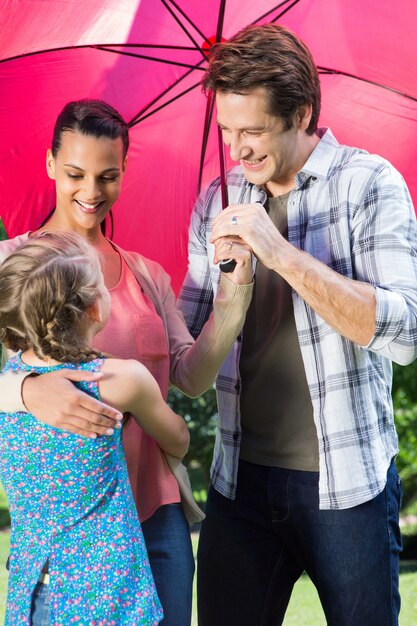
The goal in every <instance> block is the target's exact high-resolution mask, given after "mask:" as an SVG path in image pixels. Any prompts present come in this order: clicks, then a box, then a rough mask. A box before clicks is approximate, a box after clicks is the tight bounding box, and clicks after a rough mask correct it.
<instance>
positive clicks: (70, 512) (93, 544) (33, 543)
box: [0, 232, 189, 626]
mask: <svg viewBox="0 0 417 626" xmlns="http://www.w3.org/2000/svg"><path fill="white" fill-rule="evenodd" d="M109 315H110V295H109V292H108V290H107V288H106V287H105V285H104V281H103V275H102V273H101V269H100V263H99V260H98V256H97V254H96V253H95V251H94V250H93V249H92V248H90V246H89V245H88V244H87V243H86V242H85V241H84V240H83V239H82V238H81V237H79V236H78V235H75V234H70V233H50V232H44V233H42V234H40V235H37V236H34V237H31V238H29V240H28V241H27V243H26V244H24V245H23V246H22V247H20V248H18V249H17V250H16V251H15V252H13V253H12V254H11V255H10V256H9V257H8V258H7V259H6V260H5V261H4V262H3V264H2V265H1V266H0V340H1V341H3V343H4V344H5V345H7V346H8V347H9V348H11V349H12V350H18V349H19V350H21V351H20V352H18V353H17V354H16V355H15V356H13V357H12V358H11V359H10V360H9V361H8V363H7V364H6V367H5V370H15V371H28V372H33V373H34V374H42V373H45V372H51V371H54V370H59V369H63V368H68V369H72V370H88V371H91V372H99V371H100V372H101V373H102V378H101V379H100V380H99V382H98V383H96V382H90V383H78V385H79V386H80V387H81V388H82V389H84V391H86V392H87V393H88V394H90V395H91V396H94V397H96V398H101V399H103V400H104V401H105V402H108V403H111V404H112V405H113V406H115V407H116V408H117V409H118V410H120V411H121V412H122V413H126V412H128V413H130V414H132V415H133V416H134V417H135V419H136V420H137V422H138V423H139V424H140V425H141V427H142V428H143V429H144V431H145V432H146V433H147V434H148V435H149V436H150V437H152V438H153V439H154V440H155V441H156V442H157V444H158V445H159V446H160V448H161V449H162V450H164V451H166V452H168V453H170V454H172V455H175V456H178V457H182V456H183V455H184V454H185V453H186V451H187V447H188V443H189V435H188V431H187V428H186V425H185V423H184V421H183V420H182V419H181V417H180V416H178V415H176V414H175V413H173V412H172V411H171V409H170V408H169V407H168V406H167V405H166V403H165V402H164V401H163V399H162V396H161V393H160V390H159V387H158V385H157V383H156V381H155V379H154V378H153V377H152V375H151V374H150V373H149V371H148V370H147V369H146V368H145V367H144V366H143V365H142V364H140V363H138V362H137V361H134V360H125V361H124V360H120V359H113V358H103V355H102V354H101V353H100V352H99V351H97V350H94V349H93V348H92V347H91V343H92V340H93V337H94V335H95V334H96V333H97V332H99V331H100V330H101V329H102V328H103V327H104V325H105V324H106V322H107V320H108V318H109ZM0 478H1V481H2V482H3V484H4V487H5V489H6V492H7V496H8V500H9V506H10V513H11V519H12V530H11V553H10V573H9V588H8V600H7V614H6V624H7V625H12V624H16V625H19V626H22V625H24V624H31V623H35V622H34V621H33V622H32V621H31V619H32V618H31V599H32V596H33V593H34V590H35V586H36V585H37V581H38V579H39V575H40V572H41V571H42V570H43V569H44V566H45V565H46V564H48V566H49V575H47V576H46V578H49V581H48V582H49V594H48V595H49V601H50V606H49V620H50V621H46V622H42V623H50V624H52V625H56V626H57V625H58V624H59V625H64V626H67V625H68V624H72V623H80V624H83V625H87V624H89V625H91V626H93V625H96V626H98V625H104V624H105V625H106V626H110V625H112V624H114V625H116V624H117V625H121V624H126V625H128V624H129V626H133V625H135V624H147V625H148V624H158V623H159V622H160V620H161V619H162V617H163V613H162V609H161V606H160V603H159V600H158V596H157V594H156V590H155V586H154V582H153V578H152V573H151V570H150V567H149V562H148V556H147V552H146V548H145V544H144V540H143V536H142V531H141V527H140V524H139V522H138V518H137V513H136V509H135V504H134V501H133V497H132V493H131V489H130V486H129V481H128V476H127V468H126V461H125V457H124V452H123V447H122V442H121V430H120V429H115V431H114V433H113V434H112V435H111V436H110V437H103V438H96V439H91V438H87V437H82V436H80V435H75V434H71V433H68V432H65V431H63V430H59V429H57V428H54V427H52V426H48V425H47V424H44V423H42V422H40V421H38V420H37V419H36V418H35V417H34V416H33V415H32V414H31V413H21V412H18V413H0ZM44 578H45V576H44ZM38 584H39V583H38Z"/></svg>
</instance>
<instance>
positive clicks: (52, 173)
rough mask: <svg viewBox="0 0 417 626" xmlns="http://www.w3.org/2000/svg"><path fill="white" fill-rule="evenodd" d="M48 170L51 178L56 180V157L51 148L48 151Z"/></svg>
mask: <svg viewBox="0 0 417 626" xmlns="http://www.w3.org/2000/svg"><path fill="white" fill-rule="evenodd" d="M46 171H47V174H48V176H49V178H51V179H52V180H55V159H54V156H53V154H52V150H50V149H49V150H47V152H46Z"/></svg>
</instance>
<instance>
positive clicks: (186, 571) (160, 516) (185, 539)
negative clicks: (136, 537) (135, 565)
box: [142, 504, 194, 626]
mask: <svg viewBox="0 0 417 626" xmlns="http://www.w3.org/2000/svg"><path fill="white" fill-rule="evenodd" d="M142 530H143V535H144V537H145V543H146V547H147V550H148V554H149V561H150V563H151V568H152V573H153V577H154V579H155V585H156V589H157V591H158V596H159V599H160V601H161V604H162V608H163V609H164V616H165V617H164V619H163V620H162V622H161V625H162V626H190V624H191V610H192V598H193V577H194V557H193V550H192V545H191V536H190V528H189V526H188V522H187V521H186V519H185V517H184V513H183V510H182V506H181V504H167V505H165V506H161V507H159V509H158V510H157V511H156V512H155V513H154V514H153V515H152V517H151V518H149V519H148V520H146V522H144V523H143V524H142Z"/></svg>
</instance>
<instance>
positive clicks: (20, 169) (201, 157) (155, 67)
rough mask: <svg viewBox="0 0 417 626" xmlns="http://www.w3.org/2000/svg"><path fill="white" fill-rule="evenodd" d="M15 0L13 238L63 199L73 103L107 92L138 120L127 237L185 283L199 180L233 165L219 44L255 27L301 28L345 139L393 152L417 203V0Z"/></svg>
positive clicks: (7, 105)
mask: <svg viewBox="0 0 417 626" xmlns="http://www.w3.org/2000/svg"><path fill="white" fill-rule="evenodd" d="M2 4H3V10H2V13H1V16H0V94H1V97H0V136H1V142H0V182H1V189H2V191H1V200H0V216H1V218H2V220H3V222H4V225H5V227H6V230H7V233H8V235H9V236H10V237H12V236H14V235H16V234H18V233H21V232H24V231H26V230H28V229H33V228H36V226H37V225H39V223H40V222H41V220H42V218H43V217H44V216H45V215H46V214H47V213H48V212H49V211H50V210H51V209H52V208H53V201H54V194H53V188H52V185H51V183H50V181H49V180H48V179H47V177H46V174H45V169H44V157H45V152H46V149H47V147H49V145H50V141H51V134H52V127H53V123H54V121H55V119H56V116H57V114H58V113H59V111H60V110H61V108H62V107H63V105H64V104H65V103H66V102H67V101H69V100H74V99H79V98H84V97H94V98H102V99H104V100H107V101H108V102H110V103H111V104H113V105H114V106H115V107H116V108H118V109H119V110H120V112H121V113H122V114H123V116H124V117H125V118H126V119H127V120H128V121H129V122H130V123H131V148H130V152H129V162H128V170H127V174H126V177H125V181H124V190H123V192H122V196H121V198H120V200H119V201H118V204H117V206H116V207H115V231H114V238H115V240H116V241H117V242H118V243H120V244H121V245H122V246H124V247H125V248H128V249H137V250H140V251H141V252H142V253H143V254H145V255H146V256H150V257H152V258H155V259H157V260H158V261H160V262H161V263H162V264H163V265H164V267H165V268H166V269H167V271H169V272H170V273H171V275H172V276H173V283H174V287H175V288H178V286H179V285H180V283H181V280H182V277H183V274H184V271H185V267H186V257H187V251H186V243H187V228H188V219H189V214H190V211H191V208H192V206H193V203H194V200H195V198H196V195H197V192H198V188H199V185H205V184H206V183H207V182H208V181H209V180H211V179H212V178H214V177H215V176H217V175H218V172H219V162H218V146H217V136H216V133H215V132H211V133H209V134H207V133H205V130H204V129H205V121H207V122H208V121H209V119H208V117H207V116H206V110H207V102H206V98H205V97H204V96H203V94H202V93H201V89H200V87H199V83H200V80H201V77H202V71H203V69H204V67H205V64H206V55H207V50H208V49H209V47H210V44H211V42H213V41H214V40H215V39H216V37H217V38H221V37H223V38H225V39H227V38H229V37H230V36H231V35H233V34H234V33H235V32H237V31H238V30H239V29H240V28H241V27H243V26H244V25H246V24H249V23H266V22H276V23H280V24H283V25H286V26H288V27H289V28H291V29H292V30H293V31H294V32H296V33H297V34H298V35H300V36H301V38H302V39H303V40H304V41H305V42H306V43H307V45H308V46H309V47H310V49H311V51H312V53H313V56H314V58H315V60H316V63H317V65H318V67H319V71H320V75H321V82H322V89H323V108H322V115H321V119H320V123H321V124H322V125H328V126H330V127H331V128H332V130H333V132H334V133H335V135H336V137H337V138H338V140H339V141H340V142H342V143H347V144H350V145H355V146H359V147H363V148H366V149H367V150H369V151H371V152H376V153H379V154H381V155H382V156H385V157H386V158H387V159H389V160H390V161H391V162H392V163H393V164H394V165H395V166H396V167H397V168H398V169H399V170H400V171H401V172H402V174H403V175H404V177H405V179H406V181H407V183H408V186H409V188H410V191H411V193H412V195H413V196H414V198H415V199H416V198H417V169H416V167H415V165H414V164H415V162H416V160H417V65H416V63H415V60H416V57H417V39H416V37H415V24H416V22H417V3H416V2H415V0H400V2H397V3H393V2H381V1H380V0H350V1H349V2H346V1H345V0H332V2H329V0H285V1H281V2H278V3H277V2H271V1H266V0H265V1H264V2H262V3H259V2H253V0H251V1H249V0H226V1H225V0H210V2H207V0H177V1H174V0H159V1H158V0H106V2H105V3H104V2H97V1H96V0H82V1H79V2H77V1H76V0H66V1H65V0H61V1H60V2H55V1H49V0H32V1H31V2H26V1H24V0H3V3H2ZM207 126H208V124H207ZM229 164H231V163H229Z"/></svg>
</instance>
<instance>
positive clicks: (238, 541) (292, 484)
mask: <svg viewBox="0 0 417 626" xmlns="http://www.w3.org/2000/svg"><path fill="white" fill-rule="evenodd" d="M400 500H401V483H400V479H399V477H398V474H397V471H396V468H395V464H394V463H392V464H391V467H390V468H389V471H388V476H387V485H386V487H385V489H384V490H383V492H382V493H380V494H379V495H378V496H377V497H375V498H374V499H373V500H370V501H369V502H366V503H364V504H361V505H359V506H356V507H354V508H351V509H344V510H338V511H328V510H319V508H318V473H316V472H301V471H293V470H285V469H280V468H269V467H263V466H260V465H253V464H251V463H247V462H244V461H241V462H240V464H239V475H238V490H237V496H236V500H234V501H232V500H229V499H228V498H224V497H223V496H221V495H220V494H219V493H218V492H216V491H215V490H214V489H213V488H212V489H211V490H210V493H209V497H208V500H207V506H206V514H207V517H206V519H205V520H204V522H203V525H202V529H201V534H200V544H199V550H198V560H197V567H198V575H197V588H198V609H199V625H200V626H278V625H279V624H281V623H282V621H283V619H284V614H285V611H286V608H287V605H288V602H289V599H290V596H291V592H292V589H293V586H294V584H295V582H296V581H297V579H298V578H299V577H300V575H301V574H302V572H303V571H304V570H305V571H306V572H307V573H308V574H309V576H310V578H311V580H312V581H313V583H314V584H315V586H316V588H317V590H318V593H319V596H320V600H321V603H322V606H323V610H324V613H325V615H326V619H327V623H328V625H329V626H396V625H397V624H398V613H399V609H400V597H399V592H398V570H399V552H400V550H401V537H400V531H399V523H398V521H399V508H400Z"/></svg>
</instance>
